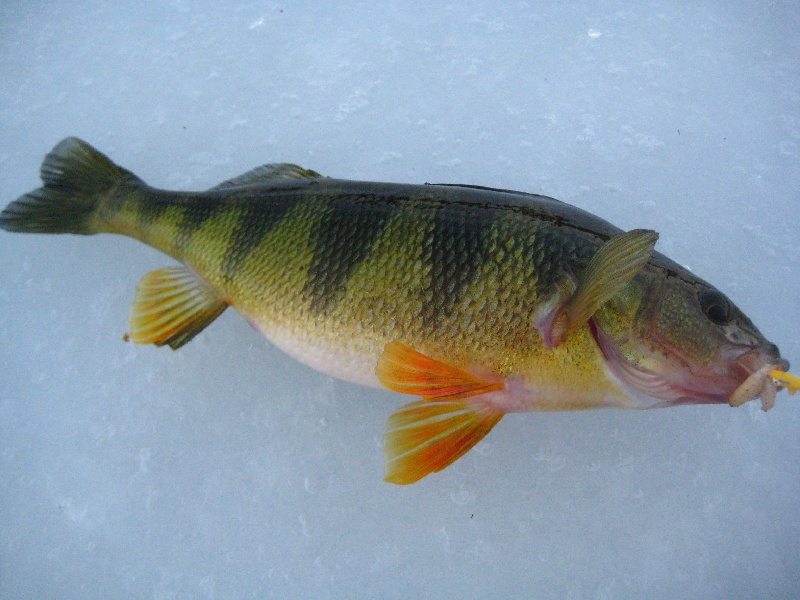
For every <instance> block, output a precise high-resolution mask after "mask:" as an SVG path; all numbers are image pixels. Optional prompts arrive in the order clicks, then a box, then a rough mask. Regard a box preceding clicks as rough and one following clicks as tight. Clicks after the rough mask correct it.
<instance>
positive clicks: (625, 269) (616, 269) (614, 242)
mask: <svg viewBox="0 0 800 600" xmlns="http://www.w3.org/2000/svg"><path fill="white" fill-rule="evenodd" d="M656 241H658V234H657V233H656V232H655V231H650V230H647V229H634V230H632V231H629V232H627V233H622V234H620V235H617V236H614V237H613V238H611V239H610V240H608V241H607V242H606V243H605V244H603V245H602V246H601V247H600V249H599V250H598V251H597V253H596V254H595V255H594V256H593V257H592V259H591V260H590V261H589V264H588V265H587V267H586V270H585V271H584V272H583V275H582V276H581V279H580V281H579V282H578V287H577V288H576V289H575V291H574V292H573V294H572V296H571V297H570V298H569V300H567V302H566V303H564V305H563V306H561V307H560V308H559V309H557V310H558V312H557V313H556V315H555V316H554V318H553V319H552V320H551V321H550V323H551V327H550V330H549V331H545V332H544V338H545V343H546V344H547V346H548V347H550V348H555V347H556V346H558V345H560V344H561V343H562V342H563V341H564V340H566V339H567V337H568V336H569V334H570V333H571V332H573V331H574V330H575V329H577V328H578V327H580V326H582V325H584V324H585V323H586V322H588V321H589V319H590V318H591V317H592V315H594V313H595V312H597V309H599V308H600V307H601V306H602V305H603V304H604V303H605V302H606V301H607V300H609V299H610V298H611V297H613V296H614V295H615V294H617V293H618V292H619V291H620V290H621V289H622V288H623V287H625V286H626V285H627V284H628V283H630V281H631V280H632V279H633V278H634V277H636V274H637V273H638V272H639V271H640V270H641V269H642V268H643V267H644V266H645V265H646V264H647V261H648V260H650V256H651V255H652V253H653V247H654V246H655V245H656Z"/></svg>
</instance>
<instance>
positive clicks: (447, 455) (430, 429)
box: [383, 400, 503, 485]
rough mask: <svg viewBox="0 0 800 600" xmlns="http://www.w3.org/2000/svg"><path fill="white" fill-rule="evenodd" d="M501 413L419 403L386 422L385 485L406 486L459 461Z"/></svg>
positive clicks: (448, 403)
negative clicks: (386, 483)
mask: <svg viewBox="0 0 800 600" xmlns="http://www.w3.org/2000/svg"><path fill="white" fill-rule="evenodd" d="M502 416H503V412H502V411H499V410H497V409H494V408H491V407H489V406H485V405H482V404H479V403H476V402H470V401H466V402H464V401H447V400H444V401H438V402H428V401H425V400H419V401H417V402H411V403H409V404H406V405H404V406H401V407H400V408H399V409H398V410H397V412H395V413H394V414H393V415H392V416H391V417H389V420H388V421H387V422H386V433H385V434H384V437H383V456H384V464H385V469H386V476H385V478H384V479H385V481H388V482H390V483H396V484H400V485H406V484H409V483H414V482H416V481H419V480H420V479H422V478H423V477H425V476H426V475H429V474H430V473H433V472H436V471H441V470H442V469H444V468H445V467H447V466H449V465H451V464H453V463H454V462H455V461H456V460H458V459H459V458H461V457H462V456H463V455H464V454H465V453H466V452H467V451H468V450H469V449H470V448H472V447H473V446H474V445H475V444H477V443H478V442H479V441H481V439H483V437H484V436H485V435H486V434H487V433H489V432H490V431H491V430H492V427H494V426H495V425H497V422H498V421H499V420H500V419H501V418H502Z"/></svg>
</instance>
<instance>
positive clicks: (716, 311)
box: [700, 290, 731, 325]
mask: <svg viewBox="0 0 800 600" xmlns="http://www.w3.org/2000/svg"><path fill="white" fill-rule="evenodd" d="M700 308H701V309H702V311H703V314H705V315H706V316H707V317H708V318H709V319H711V321H712V322H713V323H716V324H717V325H727V324H728V323H730V321H731V305H730V302H728V299H727V298H726V297H725V296H723V295H722V294H721V293H720V292H718V291H717V290H703V291H702V292H700Z"/></svg>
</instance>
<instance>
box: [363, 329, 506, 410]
mask: <svg viewBox="0 0 800 600" xmlns="http://www.w3.org/2000/svg"><path fill="white" fill-rule="evenodd" d="M375 374H376V375H377V377H378V380H379V381H380V382H381V383H382V384H383V385H384V386H386V387H387V388H389V389H390V390H392V391H394V392H400V393H401V394H413V395H415V396H423V397H424V398H425V399H426V400H456V399H460V398H469V397H470V396H477V395H479V394H485V393H487V392H493V391H497V390H502V389H503V387H504V385H503V382H502V381H487V380H484V379H481V378H479V377H475V376H474V375H471V374H470V373H467V372H466V371H462V370H461V369H459V368H458V367H453V366H451V365H448V364H446V363H443V362H441V361H438V360H435V359H433V358H430V357H429V356H425V355H424V354H422V353H420V352H417V351H416V350H414V349H412V348H409V347H408V346H406V345H405V344H403V343H401V342H390V343H389V344H387V345H386V347H385V348H384V350H383V354H381V356H380V358H379V359H378V364H377V366H376V367H375Z"/></svg>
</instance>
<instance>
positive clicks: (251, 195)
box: [0, 137, 800, 484]
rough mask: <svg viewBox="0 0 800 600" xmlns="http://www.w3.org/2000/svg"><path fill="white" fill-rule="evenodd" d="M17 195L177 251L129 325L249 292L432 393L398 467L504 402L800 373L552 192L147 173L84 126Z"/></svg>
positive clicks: (340, 368) (682, 272)
mask: <svg viewBox="0 0 800 600" xmlns="http://www.w3.org/2000/svg"><path fill="white" fill-rule="evenodd" d="M41 179H42V182H43V185H42V186H41V187H39V188H38V189H36V190H34V191H32V192H30V193H28V194H25V195H23V196H21V197H20V198H19V199H17V200H15V201H13V202H11V203H10V204H9V205H8V206H7V207H6V208H5V209H4V210H3V211H2V213H0V228H2V229H4V230H6V231H12V232H23V233H72V234H79V235H91V234H97V233H113V234H120V235H125V236H129V237H132V238H134V239H137V240H139V241H141V242H144V243H145V244H147V245H149V246H152V247H153V248H156V249H157V250H160V251H161V252H163V253H165V254H167V255H168V256H170V257H172V258H173V259H174V260H175V261H176V264H173V265H170V266H166V267H164V268H160V269H157V270H155V271H152V272H150V273H147V274H146V275H144V276H143V277H142V279H141V280H140V281H139V283H138V285H137V287H136V290H135V293H134V299H133V304H132V308H131V317H130V322H129V331H128V332H127V333H126V335H125V337H126V339H129V340H130V341H133V342H135V343H138V344H154V345H156V346H169V347H170V348H172V349H178V348H180V347H181V346H183V345H185V344H186V343H188V342H189V341H191V340H192V338H194V337H195V336H196V335H197V334H199V333H200V332H201V331H202V330H203V329H205V328H206V327H207V326H208V325H209V324H210V323H211V322H213V321H214V320H215V319H216V318H217V317H219V315H220V314H222V312H223V311H225V309H226V308H228V307H229V306H231V307H233V308H234V309H235V310H236V311H238V312H239V313H240V314H241V315H242V316H244V317H245V319H247V321H248V322H250V324H251V325H252V326H253V327H255V328H256V329H257V330H258V331H260V332H261V333H263V335H264V336H265V337H266V338H267V339H268V340H270V341H271V342H272V343H273V344H274V345H275V346H277V347H278V348H280V349H281V350H282V351H284V352H286V353H288V354H289V355H291V356H292V357H294V358H296V359H297V360H298V361H300V362H301V363H304V364H305V365H307V366H309V367H311V368H313V369H316V370H318V371H320V372H322V373H325V374H327V375H329V376H332V377H335V378H338V379H341V380H344V381H348V382H352V383H355V384H360V385H364V386H370V387H374V388H386V389H389V390H392V391H394V392H398V393H400V394H406V395H409V396H413V397H415V399H414V400H413V401H411V402H408V403H406V404H404V405H402V406H401V407H400V408H399V409H398V410H396V411H395V412H394V413H393V414H391V415H390V416H389V418H388V420H387V422H386V426H385V433H384V438H383V441H384V443H383V453H384V469H385V480H386V481H388V482H391V483H395V484H410V483H414V482H416V481H419V480H420V479H422V478H423V477H426V476H427V475H429V474H431V473H434V472H438V471H441V470H442V469H444V468H446V467H447V466H449V465H451V464H452V463H453V462H455V461H456V460H457V459H459V458H460V457H461V456H463V455H464V454H465V453H466V452H468V451H469V450H470V449H471V448H472V447H474V446H475V444H477V443H478V442H479V441H480V440H482V439H483V438H484V437H485V436H486V435H487V434H488V433H489V432H490V431H491V430H492V428H493V427H494V426H495V425H496V424H497V423H498V422H499V421H500V419H501V418H502V417H503V416H504V415H505V414H506V413H515V412H527V411H555V410H584V409H595V408H627V409H647V408H655V407H667V406H679V405H686V404H729V405H731V406H739V405H742V404H744V403H745V402H747V401H750V400H754V399H756V398H761V400H762V408H763V409H764V410H767V409H769V408H771V406H772V404H774V402H775V397H776V393H777V391H778V390H779V389H781V388H787V389H788V390H789V391H790V392H794V391H796V390H797V389H799V388H800V379H798V378H797V377H795V376H793V375H790V374H789V373H788V370H789V362H788V361H787V360H786V359H785V358H782V357H781V355H780V352H779V350H778V347H777V346H776V345H775V344H773V343H771V342H769V341H768V340H767V339H766V338H765V337H764V336H763V335H762V334H761V333H760V332H759V330H758V329H757V328H756V326H755V325H754V324H753V323H752V321H751V320H750V319H749V318H748V317H747V316H745V315H744V313H742V311H741V310H739V309H738V308H737V307H736V306H735V305H734V304H733V302H732V301H731V300H730V299H729V298H728V297H727V296H725V295H724V294H723V293H722V292H721V291H719V290H718V289H716V288H715V287H713V286H712V285H711V284H709V283H707V282H706V281H704V280H702V279H700V278H699V277H697V276H696V275H694V274H693V273H691V272H690V271H689V270H688V269H686V268H684V267H682V266H681V265H679V264H677V263H676V262H674V261H672V260H670V259H669V258H667V257H666V256H664V255H662V254H660V253H659V252H657V251H656V250H655V249H654V247H655V245H656V242H657V240H658V234H657V233H656V232H654V231H651V230H647V229H634V230H631V231H622V230H621V229H619V228H617V227H615V226H614V225H612V224H610V223H608V222H607V221H605V220H603V219H601V218H600V217H597V216H595V215H593V214H590V213H589V212H586V211H584V210H582V209H580V208H577V207H575V206H572V205H570V204H567V203H565V202H561V201H559V200H556V199H554V198H549V197H547V196H541V195H536V194H529V193H523V192H516V191H511V190H503V189H494V188H488V187H482V186H477V185H454V184H424V185H414V184H399V183H378V182H365V181H351V180H345V179H334V178H329V177H323V176H321V175H320V174H319V173H317V172H315V171H312V170H309V169H305V168H302V167H299V166H297V165H294V164H289V163H274V164H266V165H262V166H260V167H257V168H256V169H253V170H251V171H248V172H246V173H244V174H243V175H240V176H238V177H235V178H233V179H229V180H227V181H224V182H222V183H220V184H219V185H217V186H215V187H213V188H211V189H209V190H207V191H201V192H181V191H166V190H161V189H157V188H154V187H150V186H149V185H147V184H146V183H145V182H144V181H142V180H141V179H140V178H139V177H137V176H136V175H134V174H133V173H131V172H130V171H128V170H126V169H124V168H122V167H120V166H117V165H116V164H115V163H114V162H112V161H111V159H109V158H108V157H107V156H105V155H104V154H102V153H101V152H99V151H98V150H96V149H95V148H93V147H92V146H90V145H89V144H88V143H86V142H84V141H82V140H80V139H78V138H74V137H72V138H67V139H65V140H63V141H61V142H60V143H58V144H57V145H56V146H55V147H54V148H53V150H52V151H51V152H50V153H49V154H48V155H47V156H46V157H45V159H44V162H43V163H42V167H41Z"/></svg>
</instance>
